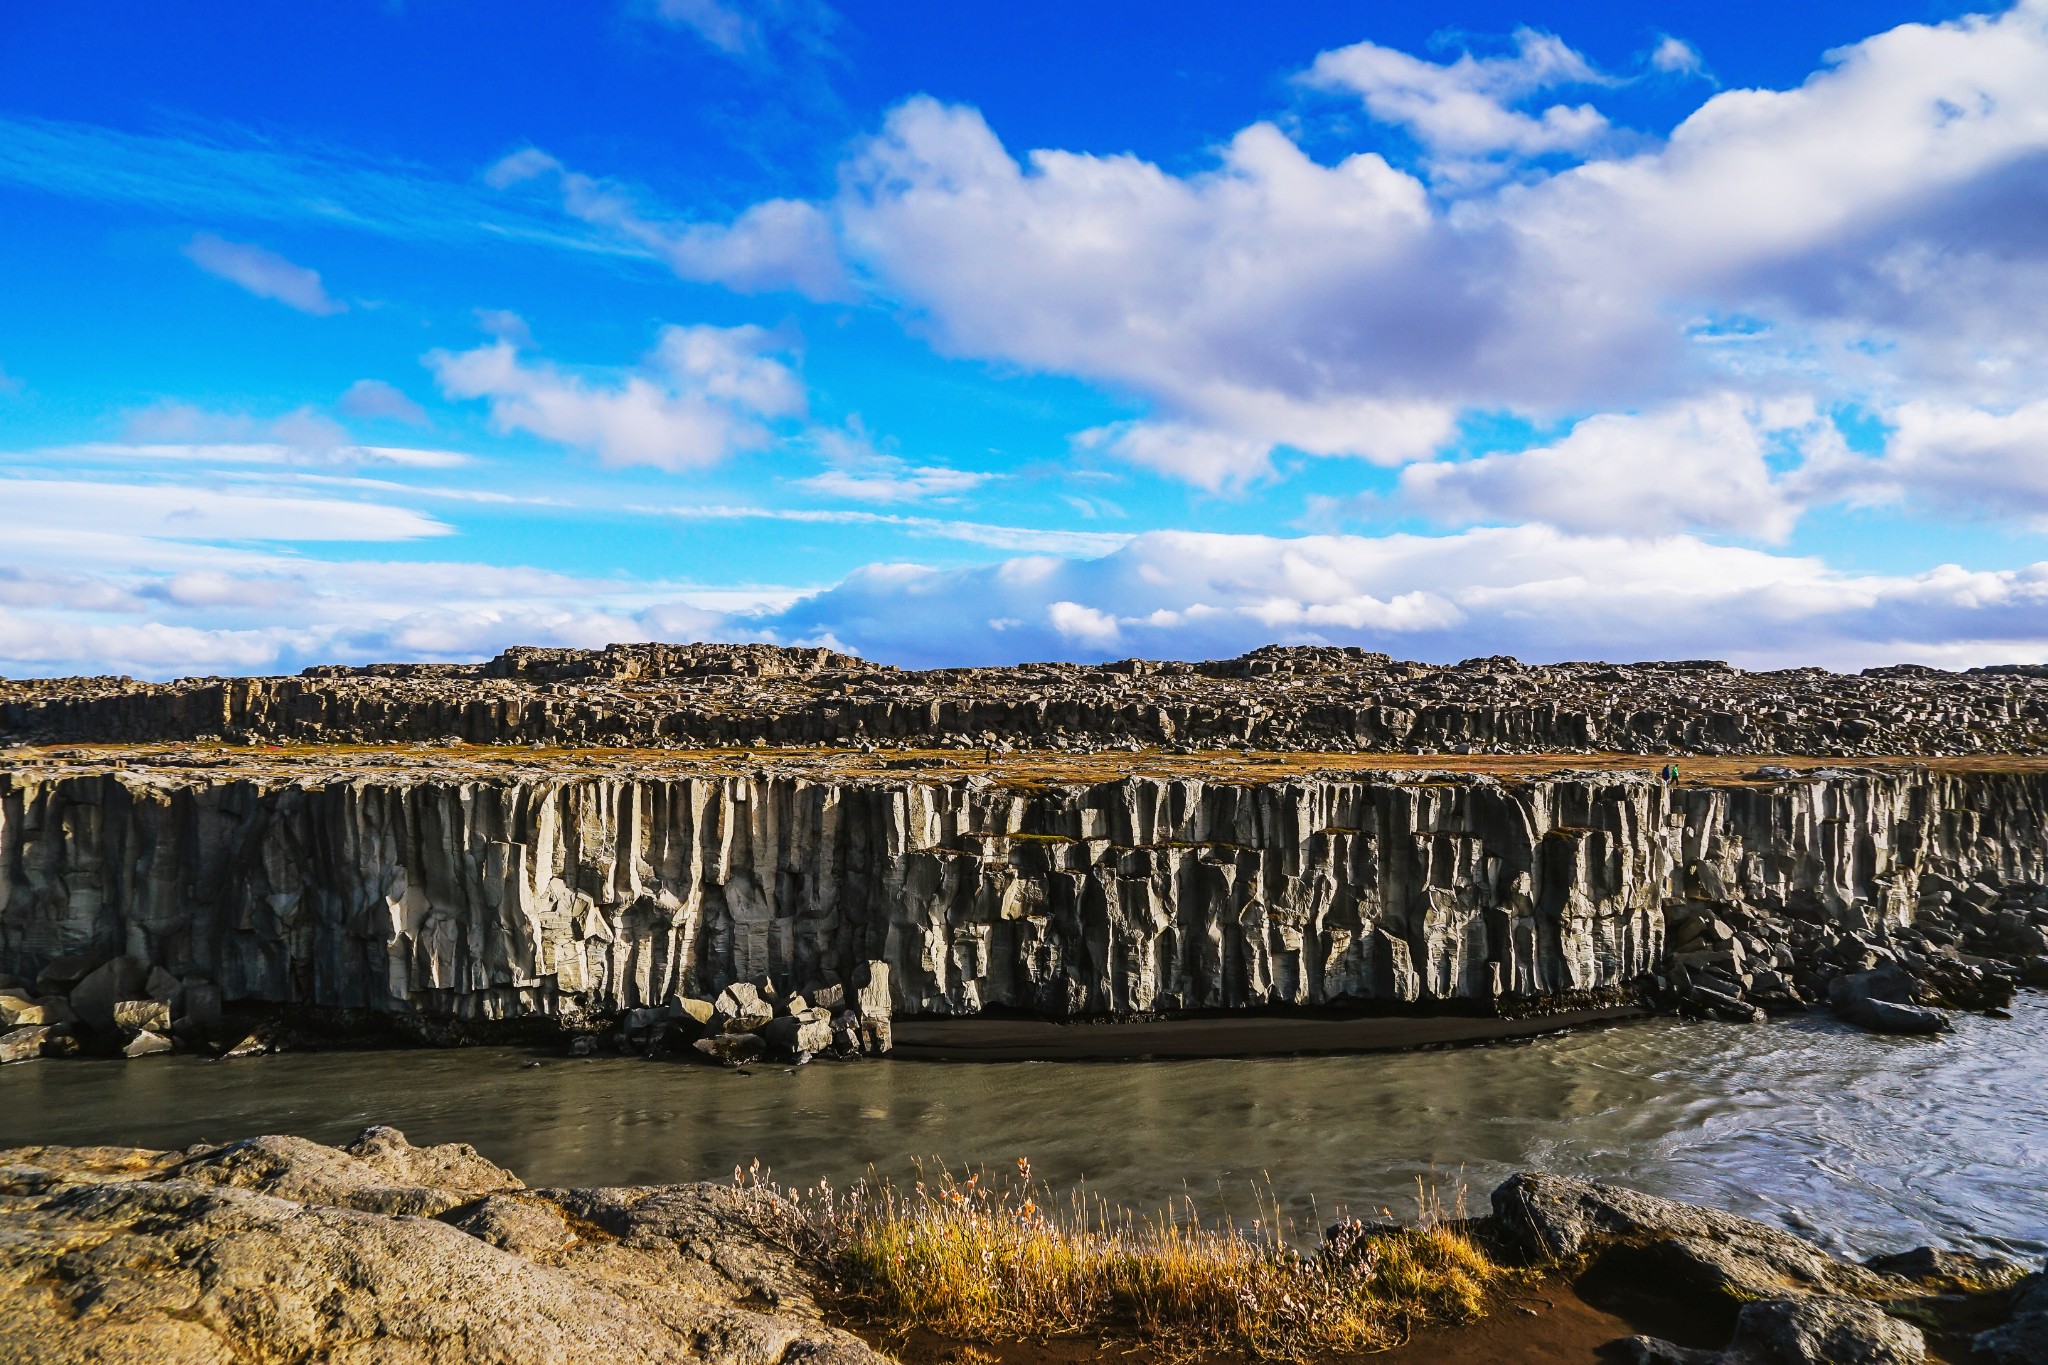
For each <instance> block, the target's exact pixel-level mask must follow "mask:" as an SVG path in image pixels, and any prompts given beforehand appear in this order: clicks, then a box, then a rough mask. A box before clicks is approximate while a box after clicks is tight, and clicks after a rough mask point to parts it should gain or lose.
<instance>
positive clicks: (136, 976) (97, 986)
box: [71, 957, 149, 1034]
mask: <svg viewBox="0 0 2048 1365" xmlns="http://www.w3.org/2000/svg"><path fill="white" fill-rule="evenodd" d="M148 982H149V967H148V965H147V964H145V963H141V962H137V961H136V960H135V959H134V958H132V957H117V958H114V959H113V960H112V961H110V962H103V963H101V964H100V965H99V966H97V967H95V968H93V969H92V970H91V971H90V972H87V973H86V974H85V976H83V977H82V978H80V980H79V982H78V984H77V985H76V986H73V987H72V988H71V1008H72V1009H74V1010H77V1011H78V1017H79V1018H80V1019H81V1020H83V1021H84V1022H85V1023H86V1024H87V1025H89V1026H90V1027H91V1028H92V1029H93V1030H94V1031H95V1032H97V1033H104V1034H112V1033H114V1032H115V1031H116V1030H117V1029H118V1028H119V1025H118V1024H117V1023H116V1022H115V1019H114V1007H115V1006H116V1005H119V1004H120V1003H121V1002H123V1001H126V1000H134V999H136V998H138V997H140V996H142V995H143V994H144V991H143V987H144V986H145V985H147V984H148Z"/></svg>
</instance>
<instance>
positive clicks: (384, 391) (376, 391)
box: [335, 379, 427, 427]
mask: <svg viewBox="0 0 2048 1365" xmlns="http://www.w3.org/2000/svg"><path fill="white" fill-rule="evenodd" d="M335 406H336V407H338V408H340V409H341V410H342V412H343V413H345V414H346V415H348V416H350V417H361V418H365V419H368V420H373V421H374V420H376V419H379V418H382V419H384V420H387V421H392V422H404V423H406V424H408V425H410V426H416V427H423V426H426V425H427V410H426V409H425V408H423V407H421V406H420V405H419V404H418V403H415V402H413V400H412V399H410V398H408V397H406V396H405V395H404V394H403V393H401V392H399V391H398V389H397V388H396V387H395V386H393V385H390V384H387V383H385V382H384V381H383V380H381V379H358V380H357V381H356V382H355V383H353V384H351V385H349V386H348V392H347V393H344V394H343V395H342V396H341V401H340V402H339V403H337V404H336V405H335Z"/></svg>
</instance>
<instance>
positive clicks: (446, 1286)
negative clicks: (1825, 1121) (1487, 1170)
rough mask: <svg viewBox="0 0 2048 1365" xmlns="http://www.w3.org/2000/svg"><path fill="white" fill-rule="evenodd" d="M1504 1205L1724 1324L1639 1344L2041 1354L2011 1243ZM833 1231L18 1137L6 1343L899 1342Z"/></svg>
mask: <svg viewBox="0 0 2048 1365" xmlns="http://www.w3.org/2000/svg"><path fill="white" fill-rule="evenodd" d="M1492 1205H1493V1211H1492V1214H1491V1216H1490V1217H1488V1218H1486V1219H1482V1220H1478V1221H1477V1222H1475V1223H1473V1224H1470V1225H1467V1226H1468V1230H1469V1231H1470V1232H1471V1233H1473V1234H1474V1235H1476V1236H1478V1237H1480V1238H1481V1239H1482V1240H1483V1241H1484V1242H1485V1243H1486V1244H1487V1245H1490V1246H1491V1247H1493V1248H1494V1249H1495V1254H1497V1255H1499V1256H1501V1257H1504V1258H1506V1259H1508V1260H1510V1261H1512V1262H1521V1263H1525V1264H1527V1265H1530V1266H1532V1267H1535V1268H1536V1269H1537V1270H1538V1272H1539V1273H1541V1274H1543V1275H1545V1276H1546V1277H1551V1278H1552V1279H1553V1280H1556V1279H1562V1280H1565V1281H1568V1282H1572V1283H1573V1289H1574V1292H1586V1287H1587V1286H1589V1285H1592V1284H1593V1283H1594V1282H1595V1281H1600V1280H1605V1281H1613V1280H1615V1279H1616V1278H1617V1277H1619V1278H1620V1279H1622V1280H1625V1281H1627V1282H1629V1283H1630V1284H1631V1285H1633V1286H1634V1287H1635V1288H1636V1289H1637V1290H1638V1291H1640V1292H1641V1293H1645V1294H1648V1295H1650V1296H1652V1297H1654V1298H1656V1299H1658V1300H1659V1301H1661V1302H1663V1303H1665V1304H1667V1305H1674V1306H1679V1307H1682V1308H1685V1309H1687V1310H1689V1311H1688V1314H1687V1316H1688V1317H1690V1318H1691V1319H1692V1320H1693V1321H1695V1322H1698V1323H1702V1324H1705V1325H1704V1326H1702V1327H1700V1328H1699V1331H1701V1332H1702V1333H1707V1332H1713V1331H1715V1330H1716V1328H1715V1327H1714V1326H1713V1324H1716V1323H1721V1324H1725V1325H1724V1326H1722V1327H1720V1328H1719V1329H1718V1330H1719V1331H1720V1332H1721V1333H1722V1334H1723V1335H1726V1336H1728V1337H1729V1340H1728V1343H1727V1345H1726V1346H1725V1348H1723V1347H1714V1346H1710V1345H1677V1344H1673V1343H1671V1342H1668V1341H1664V1340H1660V1339H1656V1338H1652V1337H1637V1338H1634V1339H1633V1340H1630V1341H1626V1342H1620V1343H1616V1344H1615V1347H1616V1349H1617V1350H1618V1351H1619V1352H1620V1355H1619V1357H1618V1358H1622V1359H1633V1360H1636V1361H1639V1362H1649V1363H1652V1365H1849V1363H1850V1362H1854V1363H1855V1365H1918V1362H1920V1361H1922V1360H1924V1359H1925V1358H1926V1356H1927V1341H1926V1338H1925V1337H1924V1336H1923V1331H1922V1328H1923V1326H1924V1327H1925V1328H1927V1329H1928V1330H1929V1331H1932V1332H1934V1333H1935V1334H1936V1336H1937V1339H1938V1340H1939V1341H1941V1342H1942V1343H1943V1344H1944V1345H1946V1346H1948V1347H1950V1348H1954V1347H1955V1346H1957V1345H1959V1344H1960V1345H1963V1346H1964V1347H1965V1348H1966V1347H1967V1346H1968V1344H1970V1343H1971V1342H1972V1341H1974V1344H1975V1346H1976V1347H1977V1349H1978V1350H1979V1351H1981V1352H1982V1353H1983V1356H1984V1358H1985V1359H1988V1360H1991V1361H1993V1362H1996V1365H2023V1363H2024V1362H2030V1361H2037V1360H2039V1359H2041V1356H2040V1355H2039V1354H2038V1346H2039V1344H2040V1342H2041V1336H2040V1332H2041V1326H2042V1321H2043V1313H2042V1289H2041V1277H2040V1276H2039V1275H2035V1276H2031V1277H2027V1276H2025V1271H2024V1268H2022V1267H2019V1266H2016V1265H2012V1264H2009V1263H2006V1262H2001V1261H1996V1260H1991V1259H1987V1258H1979V1257H1972V1256H1963V1255H1958V1254H1954V1253H1948V1252H1941V1251H1936V1250H1933V1249H1930V1248H1922V1249H1921V1250H1919V1251H1916V1252H1910V1253H1906V1254H1904V1255H1895V1256H1889V1257H1883V1258H1879V1259H1876V1260H1873V1261H1871V1262H1869V1263H1867V1264H1857V1263H1854V1262H1850V1261H1845V1260H1842V1259H1839V1258H1837V1257H1834V1256H1831V1255H1829V1254H1827V1253H1826V1252H1823V1251H1822V1250H1820V1249H1819V1248H1818V1247H1815V1246H1813V1245H1811V1244H1809V1243H1807V1242H1804V1241H1802V1240H1801V1239H1799V1238H1797V1237H1794V1236H1792V1235H1791V1234H1789V1233H1786V1232H1784V1231H1782V1230H1780V1229H1777V1228H1772V1227H1768V1226H1765V1225H1763V1224H1760V1223H1755V1222H1751V1221H1749V1220H1747V1219H1743V1218H1737V1217H1734V1216H1732V1215H1729V1214H1725V1213H1719V1212H1716V1211H1713V1210H1708V1209H1701V1208H1695V1207H1692V1206H1689V1205H1685V1204H1680V1203H1676V1202H1674V1201H1671V1200H1667V1199H1658V1198H1654V1197H1652V1196H1648V1195H1643V1194H1638V1193H1636V1192H1634V1191H1630V1190H1625V1189H1619V1188H1616V1187H1613V1186H1607V1185H1596V1184H1590V1183H1587V1182H1585V1181H1579V1180H1572V1179H1568V1178H1565V1177H1561V1176H1552V1175H1537V1174H1528V1175H1519V1176H1516V1177H1514V1178H1513V1179H1511V1180H1509V1181H1508V1182H1507V1183H1506V1184H1504V1185H1502V1186H1501V1187H1500V1188H1499V1189H1497V1190H1496V1191H1495V1192H1494V1194H1493V1200H1492ZM832 1226H833V1225H832V1224H830V1223H829V1221H828V1222H827V1223H825V1224H820V1223H819V1222H818V1221H817V1220H816V1217H815V1213H809V1214H807V1213H806V1212H805V1211H804V1210H803V1209H802V1208H800V1207H799V1206H798V1205H796V1204H794V1203H792V1202H790V1201H789V1200H787V1199H786V1198H785V1197H784V1196H782V1195H780V1194H778V1193H776V1192H774V1191H772V1190H768V1189H763V1188H760V1187H758V1186H746V1187H739V1186H736V1185H709V1184H701V1185H667V1186H651V1187H638V1188H592V1189H540V1190H530V1189H526V1188H525V1187H524V1186H522V1185H521V1183H520V1181H519V1180H518V1178H517V1177H516V1176H514V1175H513V1174H512V1173H510V1172H508V1171H505V1170H502V1169H500V1168H498V1167H496V1166H494V1165H492V1164H491V1163H490V1162H488V1161H486V1160H484V1159H483V1158H481V1157H480V1156H478V1155H477V1153H476V1152H475V1151H474V1150H473V1149H471V1148H469V1147H467V1146H465V1145H460V1144H451V1145H447V1146H439V1147H413V1146H412V1145H410V1144H409V1143H407V1142H406V1140H405V1138H404V1136H403V1135H402V1134H400V1133H397V1132H396V1131H394V1130H392V1129H389V1128H370V1129H366V1130H365V1131H364V1132H363V1133H362V1135H361V1136H359V1137H358V1138H357V1139H356V1140H355V1141H353V1142H351V1143H350V1144H348V1145H347V1146H345V1147H341V1148H333V1147H324V1146H321V1145H319V1144H317V1143H313V1142H308V1141H305V1140H304V1139H300V1138H293V1137H280V1136H272V1137H259V1138H251V1139H248V1140H246V1141H243V1142H236V1143H230V1144H227V1145H224V1146H199V1147H193V1148H190V1149H187V1150H185V1151H182V1152H158V1151H145V1150H138V1149H132V1148H103V1147H102V1148H63V1147H41V1148H37V1147H31V1148H17V1149H14V1150H12V1151H5V1152H0V1359H7V1360H21V1361H36V1362H47V1365H70V1362H87V1361H90V1362H93V1363H94V1365H202V1363H203V1365H215V1363H216V1362H219V1363H221V1365H226V1362H239V1361H251V1360H323V1361H354V1362H390V1363H391V1365H398V1363H399V1362H404V1363H405V1365H442V1363H443V1362H445V1363H446V1365H456V1362H462V1365H525V1363H526V1362H533V1365H540V1363H541V1362H549V1363H550V1365H552V1363H553V1362H558V1361H565V1360H603V1361H620V1362H636V1363H637V1362H649V1363H652V1362H677V1363H680V1362H707V1363H708V1365H799V1362H802V1365H884V1362H886V1361H887V1360H888V1357H886V1356H882V1355H880V1354H878V1353H877V1352H876V1351H874V1350H873V1349H871V1348H870V1347H868V1346H867V1345H865V1344H863V1343H862V1342H861V1341H860V1340H859V1339H857V1338H856V1337H854V1336H852V1335H850V1334H849V1333H848V1332H847V1331H845V1330H842V1329H841V1328H840V1327H839V1326H836V1325H834V1324H833V1322H832V1321H830V1313H829V1311H828V1309H827V1307H825V1306H823V1305H829V1304H831V1303H850V1302H852V1300H850V1299H847V1298H846V1297H845V1293H846V1287H845V1286H839V1285H834V1284H833V1283H831V1282H830V1277H831V1273H832V1272H831V1270H830V1267H831V1266H832V1265H834V1264H836V1262H835V1261H834V1260H833V1258H832V1256H831V1255H830V1254H829V1238H830V1236H831V1227H832ZM1372 1235H1373V1233H1372V1231H1371V1230H1370V1229H1367V1230H1364V1231H1363V1232H1362V1233H1361V1231H1360V1228H1359V1225H1355V1224H1340V1225H1338V1226H1337V1227H1336V1228H1333V1229H1332V1230H1331V1234H1330V1240H1329V1243H1328V1245H1327V1246H1326V1248H1325V1253H1324V1254H1325V1255H1326V1256H1330V1255H1334V1256H1337V1257H1338V1258H1340V1259H1342V1258H1344V1257H1352V1258H1356V1257H1357V1256H1359V1254H1360V1245H1361V1244H1360V1240H1359V1239H1360V1237H1361V1236H1363V1237H1364V1238H1365V1239H1366V1242H1367V1243H1369V1242H1370V1238H1371V1236H1372ZM821 1238H824V1239H826V1240H824V1241H821V1240H820V1239H821ZM1365 1254H1367V1255H1370V1254H1371V1253H1370V1251H1369V1250H1368V1251H1367V1252H1366V1253H1365ZM1347 1263H1348V1262H1347ZM869 1325H870V1326H878V1327H892V1328H898V1329H900V1328H903V1327H908V1326H913V1325H915V1324H914V1323H910V1322H890V1323H878V1324H869Z"/></svg>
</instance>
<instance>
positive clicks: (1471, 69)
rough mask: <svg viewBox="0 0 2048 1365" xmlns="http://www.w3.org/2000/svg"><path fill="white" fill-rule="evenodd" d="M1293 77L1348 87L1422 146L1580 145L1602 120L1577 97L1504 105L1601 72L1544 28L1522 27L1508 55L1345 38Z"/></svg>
mask: <svg viewBox="0 0 2048 1365" xmlns="http://www.w3.org/2000/svg"><path fill="white" fill-rule="evenodd" d="M1303 80H1304V81H1306V82H1307V83H1308V84H1310V85H1315V86H1320V87H1322V88H1323V89H1326V90H1346V91H1350V92H1351V93H1353V94H1356V95H1357V96H1358V97H1359V98H1360V99H1361V100H1362V101H1363V102H1364V104H1365V107H1366V109H1367V111H1368V112H1369V113H1371V115H1372V116H1373V117H1374V118H1375V119H1377V120H1378V121H1380V122H1381V123H1387V124H1394V125H1397V126H1400V127H1403V128H1406V129H1408V130H1409V131H1410V132H1412V133H1413V134H1414V135H1415V136H1416V138H1417V139H1418V140H1420V141H1421V142H1422V143H1423V144H1424V145H1425V146H1427V147H1428V148H1429V149H1430V150H1431V151H1433V152H1438V153H1452V154H1456V155H1474V154H1486V153H1492V152H1513V153H1517V154H1520V155H1523V156H1533V155H1540V154H1542V153H1545V152H1554V151H1563V150H1569V149H1574V148H1580V147H1584V146H1586V145H1587V144H1589V143H1591V142H1594V141H1596V140H1597V139H1598V138H1600V137H1601V136H1602V135H1603V134H1604V133H1606V132H1607V130H1608V124H1607V120H1606V118H1605V117H1604V116H1602V115H1601V113H1600V111H1599V110H1597V109H1595V108H1593V107H1592V106H1591V105H1587V104H1576V105H1565V104H1552V105H1549V106H1547V107H1546V108H1544V109H1543V110H1541V111H1540V112H1538V113H1535V114H1528V113H1523V112H1521V111H1520V110H1517V109H1515V108H1514V107H1513V106H1514V105H1516V104H1518V103H1521V102H1522V101H1524V100H1526V99H1528V97H1530V96H1532V95H1535V94H1537V93H1539V92H1541V91H1544V90H1550V89H1555V88H1556V87H1559V86H1575V85H1576V86H1583V85H1598V84H1605V83H1606V82H1605V81H1604V80H1603V78H1602V77H1601V75H1600V73H1599V72H1598V71H1596V70H1594V69H1593V66H1592V65H1591V64H1590V63H1589V62H1587V61H1586V59H1585V58H1584V57H1582V56H1580V55H1579V54H1578V53H1577V52H1574V51H1573V50H1572V49H1571V48H1570V47H1568V46H1566V45H1565V44H1564V43H1563V42H1562V41H1561V40H1559V39H1558V38H1556V37H1555V36H1553V35H1551V34H1548V33H1538V32H1536V31H1535V30H1534V29H1526V28H1525V29H1522V30H1520V31H1519V32H1517V33H1516V34H1515V51H1514V53H1513V54H1512V55H1511V56H1503V57H1475V56H1473V55H1472V54H1471V53H1469V52H1467V53H1463V54H1461V55H1460V56H1459V57H1458V58H1457V59H1456V60H1455V61H1452V62H1449V63H1439V62H1430V61H1424V60H1422V59H1421V58H1418V57H1412V56H1410V55H1409V54H1407V53H1405V52H1401V51H1398V50H1396V49H1394V48H1390V47H1382V46H1380V45H1379V44H1378V43H1353V44H1352V45H1351V46H1349V47H1340V48H1336V49H1334V50H1332V51H1329V52H1325V53H1323V54H1322V55H1321V56H1319V57H1317V58H1316V60H1315V64H1314V65H1313V66H1311V67H1310V68H1309V70H1308V72H1307V74H1306V75H1305V76H1304V77H1303Z"/></svg>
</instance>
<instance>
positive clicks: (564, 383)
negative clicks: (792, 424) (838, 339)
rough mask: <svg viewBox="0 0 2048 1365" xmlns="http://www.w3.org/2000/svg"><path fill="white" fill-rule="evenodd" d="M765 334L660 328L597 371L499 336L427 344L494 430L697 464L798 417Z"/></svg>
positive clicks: (448, 382) (657, 463)
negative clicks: (536, 355)
mask: <svg viewBox="0 0 2048 1365" xmlns="http://www.w3.org/2000/svg"><path fill="white" fill-rule="evenodd" d="M781 349H782V347H781V343H780V342H778V340H777V339H776V337H775V336H774V334H772V333H770V332H768V331H766V330H764V329H762V328H759V327H752V326H742V327H711V326H692V327H665V328H663V329H662V331H661V335H660V338H659V340H658V341H657V342H656V344H655V347H654V349H653V350H652V351H651V352H649V354H648V355H647V357H646V359H645V361H644V362H643V364H642V366H641V367H640V369H639V370H638V371H636V372H633V373H628V374H624V375H620V376H614V377H610V378H607V379H605V380H596V381H593V380H592V379H588V378H585V377H583V376H580V375H576V374H572V373H569V372H567V371H565V370H562V369H560V368H559V367H557V366H555V365H552V364H549V363H548V362H545V361H538V360H527V359H525V358H524V357H522V356H521V355H520V353H519V349H518V348H517V347H516V346H515V345H514V344H513V343H512V342H511V341H509V340H504V339H500V340H498V341H495V342H492V343H491V344H489V345H487V346H479V347H477V348H476V349H474V350H469V351H460V352H449V351H434V352H431V353H430V354H429V355H428V356H427V364H428V366H429V368H431V369H432V370H433V371H434V374H435V376H436V378H437V379H438V380H439V381H440V385H441V391H442V392H443V393H444V394H446V395H447V396H448V397H450V398H469V399H483V400H485V401H486V402H488V403H489V404H490V411H491V421H492V423H493V425H495V426H496V427H498V428H499V429H500V430H502V431H526V432H530V433H532V434H533V435H535V436H539V437H542V438H543V439H545V440H550V441H558V442H560V443H562V444H564V445H569V446H575V447H578V448H580V449H584V450H589V451H592V452H593V453H595V454H596V455H597V456H598V457H599V458H600V459H601V460H603V461H604V462H605V463H607V464H612V465H635V464H639V465H652V466H654V467H655V468H657V469H669V470H682V469H697V468H702V467H704V466H706V465H711V464H716V463H717V462H718V461H720V460H723V459H724V458H726V457H727V456H728V455H731V454H733V453H735V452H737V451H741V450H751V449H756V448H758V447H760V446H763V445H765V444H767V443H768V441H769V440H770V438H771V436H772V429H771V424H772V423H774V422H777V421H780V420H782V419H786V418H791V417H796V416H799V415H800V414H801V413H802V412H803V410H804V403H805V398H804V388H803V383H802V381H801V380H800V379H799V378H798V377H797V375H796V372H795V371H794V370H792V369H791V368H790V367H789V365H788V364H786V363H785V362H784V361H783V360H781V359H778V358H777V353H778V352H779V351H780V350H781Z"/></svg>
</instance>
